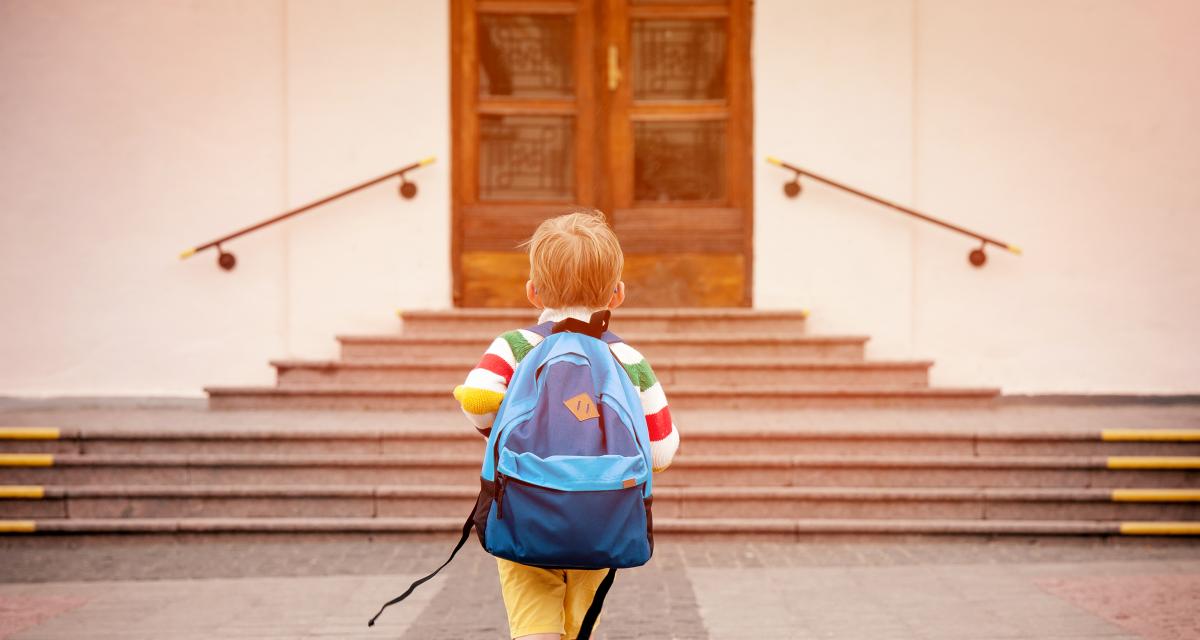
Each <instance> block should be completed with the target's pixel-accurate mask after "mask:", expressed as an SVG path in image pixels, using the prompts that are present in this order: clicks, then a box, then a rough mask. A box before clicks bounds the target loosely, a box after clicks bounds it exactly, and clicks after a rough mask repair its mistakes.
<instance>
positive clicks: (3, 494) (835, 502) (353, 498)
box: [0, 485, 1200, 520]
mask: <svg viewBox="0 0 1200 640" xmlns="http://www.w3.org/2000/svg"><path fill="white" fill-rule="evenodd" d="M477 491H478V490H477V489H475V488H472V487H467V486H426V487H408V486H401V485H384V486H372V485H313V486H306V485H278V486H232V487H231V486H223V485H212V486H179V485H151V486H138V485H126V486H104V485H98V486H67V487H60V486H50V487H40V486H0V519H15V518H37V519H50V518H67V517H70V518H104V519H110V518H219V517H237V518H294V517H305V518H348V517H353V518H379V517H455V516H462V515H463V514H466V513H469V512H470V510H471V506H472V505H473V504H474V503H475V498H476V493H477ZM654 514H655V516H656V517H666V518H767V519H779V518H788V519H791V518H855V519H859V518H866V519H881V518H900V519H906V518H907V519H941V518H950V519H958V520H970V519H977V520H982V519H987V520H1200V489H1097V488H1074V489H1058V488H1050V489H960V488H921V487H909V488H905V487H897V488H894V487H662V488H660V489H658V490H657V491H655V493H654Z"/></svg>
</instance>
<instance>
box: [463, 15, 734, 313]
mask: <svg viewBox="0 0 1200 640" xmlns="http://www.w3.org/2000/svg"><path fill="white" fill-rule="evenodd" d="M451 21H452V24H451V27H452V36H453V37H452V39H451V40H452V58H451V60H452V83H453V86H452V91H451V100H452V103H453V104H452V108H453V110H454V111H453V123H452V128H453V149H454V158H453V178H452V182H453V189H452V190H453V198H454V202H453V246H452V259H453V261H454V264H453V266H454V300H455V304H456V305H457V306H466V307H480V306H484V307H511V306H526V305H527V304H528V303H527V302H526V301H525V299H524V288H523V285H524V282H525V280H526V279H527V278H528V274H529V263H528V259H527V257H526V254H525V253H524V252H522V251H521V250H520V249H518V248H517V245H518V243H520V242H522V241H524V240H526V239H527V238H529V236H530V235H531V234H532V233H533V230H534V229H535V228H536V227H537V225H538V223H540V222H541V221H542V220H544V219H546V218H548V217H551V216H555V215H559V214H561V213H565V212H567V211H571V210H573V209H578V208H597V209H600V210H601V211H603V212H604V213H605V214H606V215H607V216H608V219H609V223H610V224H611V225H612V227H613V228H614V229H615V230H616V232H617V236H618V237H619V238H620V241H621V246H622V248H623V249H624V251H625V272H624V276H623V278H624V280H625V282H626V285H627V304H631V305H636V306H696V307H701V306H744V305H749V304H750V300H751V289H750V283H751V277H750V270H751V262H752V260H751V254H752V249H753V247H752V224H753V212H752V190H751V186H752V185H751V182H752V180H751V152H752V115H751V104H750V100H751V85H750V82H751V81H750V0H709V1H704V0H692V1H681V0H658V1H656V2H651V1H648V0H524V1H516V0H452V12H451Z"/></svg>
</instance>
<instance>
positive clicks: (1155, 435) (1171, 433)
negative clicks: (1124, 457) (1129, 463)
mask: <svg viewBox="0 0 1200 640" xmlns="http://www.w3.org/2000/svg"><path fill="white" fill-rule="evenodd" d="M1100 439H1101V440H1105V441H1107V442H1200V429H1104V430H1102V431H1101V432H1100Z"/></svg>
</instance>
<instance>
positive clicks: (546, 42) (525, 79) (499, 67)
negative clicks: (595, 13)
mask: <svg viewBox="0 0 1200 640" xmlns="http://www.w3.org/2000/svg"><path fill="white" fill-rule="evenodd" d="M572 29H574V24H573V19H572V18H571V17H570V16H520V15H493V14H482V15H480V16H479V95H480V96H482V97H485V98H486V97H496V96H503V97H517V98H569V97H571V96H573V95H575V73H574V66H573V65H574V59H575V56H574V53H573V46H572V43H573V39H572Z"/></svg>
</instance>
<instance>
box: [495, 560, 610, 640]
mask: <svg viewBox="0 0 1200 640" xmlns="http://www.w3.org/2000/svg"><path fill="white" fill-rule="evenodd" d="M496 567H497V569H499V571H500V593H501V594H503V596H504V608H505V609H506V610H507V611H508V633H509V636H510V637H512V638H519V637H521V636H527V635H530V634H533V633H557V634H559V636H560V637H563V638H568V639H569V638H574V637H575V636H577V635H578V634H579V626H580V625H581V624H582V623H583V615H584V614H585V613H587V610H588V607H589V606H591V604H592V596H594V595H595V594H596V589H597V588H599V586H600V582H601V581H602V580H604V574H605V573H606V572H607V569H588V570H584V569H540V568H538V567H531V566H528V565H524V564H518V563H516V562H512V561H510V560H505V559H504V558H496ZM599 623H600V621H599V620H597V621H596V626H599Z"/></svg>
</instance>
